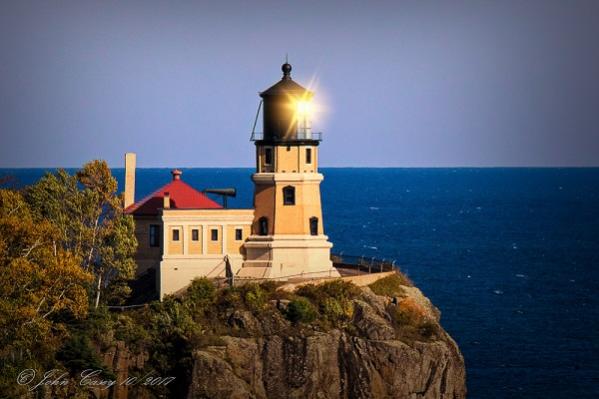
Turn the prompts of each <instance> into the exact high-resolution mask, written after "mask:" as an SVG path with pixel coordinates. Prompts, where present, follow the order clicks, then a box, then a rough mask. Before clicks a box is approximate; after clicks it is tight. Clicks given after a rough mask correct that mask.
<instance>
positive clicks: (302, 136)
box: [250, 132, 322, 143]
mask: <svg viewBox="0 0 599 399" xmlns="http://www.w3.org/2000/svg"><path fill="white" fill-rule="evenodd" d="M270 139H272V141H274V142H281V143H285V142H293V141H304V140H314V141H322V132H297V133H296V134H294V135H292V136H291V137H285V138H278V137H271V138H270ZM261 140H264V133H262V132H253V133H252V136H251V137H250V141H261Z"/></svg>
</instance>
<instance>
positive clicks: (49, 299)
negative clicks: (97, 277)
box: [0, 189, 93, 362]
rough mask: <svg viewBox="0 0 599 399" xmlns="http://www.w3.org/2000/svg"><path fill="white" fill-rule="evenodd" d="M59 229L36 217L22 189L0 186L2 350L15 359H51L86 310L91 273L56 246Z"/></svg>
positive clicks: (0, 339)
mask: <svg viewBox="0 0 599 399" xmlns="http://www.w3.org/2000/svg"><path fill="white" fill-rule="evenodd" d="M57 239H58V233H57V231H56V229H55V228H54V226H53V225H52V224H51V223H49V222H48V221H44V220H36V218H35V217H34V215H33V212H32V211H31V208H30V206H29V205H28V204H27V203H26V202H25V201H24V199H23V197H22V195H21V194H20V193H18V192H14V191H10V190H6V189H2V190H0V348H1V349H0V354H1V355H2V357H3V358H5V357H10V358H12V359H13V360H14V361H16V362H19V361H27V360H28V359H34V358H36V359H38V360H39V359H43V358H44V357H46V358H51V357H52V354H53V351H54V350H55V349H56V348H57V346H58V345H59V343H60V340H61V339H62V338H64V336H65V331H66V327H65V325H64V323H63V322H62V321H61V320H63V319H64V318H74V319H81V318H83V317H85V315H86V314H87V309H88V298H87V290H86V287H87V285H88V284H89V283H90V282H91V281H92V279H93V277H92V275H91V274H90V273H88V272H86V271H84V270H83V269H82V268H81V267H80V258H78V257H77V256H76V255H74V254H73V253H71V252H69V251H66V250H64V249H63V248H60V247H58V246H57V245H56V242H57Z"/></svg>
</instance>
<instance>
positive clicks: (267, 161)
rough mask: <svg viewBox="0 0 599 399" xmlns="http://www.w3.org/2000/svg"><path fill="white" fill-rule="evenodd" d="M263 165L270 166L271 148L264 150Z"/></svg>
mask: <svg viewBox="0 0 599 399" xmlns="http://www.w3.org/2000/svg"><path fill="white" fill-rule="evenodd" d="M264 165H272V148H265V149H264Z"/></svg>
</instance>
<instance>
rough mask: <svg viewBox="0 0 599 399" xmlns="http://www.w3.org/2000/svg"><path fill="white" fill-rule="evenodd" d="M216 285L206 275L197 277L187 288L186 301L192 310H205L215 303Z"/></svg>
mask: <svg viewBox="0 0 599 399" xmlns="http://www.w3.org/2000/svg"><path fill="white" fill-rule="evenodd" d="M215 299H216V287H214V284H213V283H212V282H211V281H210V280H208V279H207V278H206V277H202V278H196V279H194V280H193V281H192V282H191V285H190V286H189V287H188V288H187V292H186V293H185V296H184V299H183V301H184V303H185V304H186V306H187V307H189V308H190V309H191V310H203V309H206V308H207V307H208V306H210V305H212V304H213V303H214V300H215Z"/></svg>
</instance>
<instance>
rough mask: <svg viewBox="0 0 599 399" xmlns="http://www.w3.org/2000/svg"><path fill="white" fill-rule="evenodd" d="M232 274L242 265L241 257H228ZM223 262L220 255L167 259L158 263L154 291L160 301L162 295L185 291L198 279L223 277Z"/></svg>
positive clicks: (224, 271)
mask: <svg viewBox="0 0 599 399" xmlns="http://www.w3.org/2000/svg"><path fill="white" fill-rule="evenodd" d="M229 261H230V263H231V268H232V269H233V273H234V274H236V273H237V272H238V271H239V269H240V268H241V266H242V264H243V257H242V256H241V255H229ZM225 276H226V269H225V261H224V259H223V256H222V255H204V256H202V257H196V258H176V259H173V258H167V259H164V260H163V261H162V262H160V272H159V273H158V274H157V279H156V285H157V287H156V289H157V291H158V293H159V295H160V299H162V298H163V297H164V295H168V294H175V293H179V292H182V291H183V290H185V289H186V288H187V287H188V286H189V284H190V283H191V282H192V281H193V280H194V279H195V278H198V277H225Z"/></svg>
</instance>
